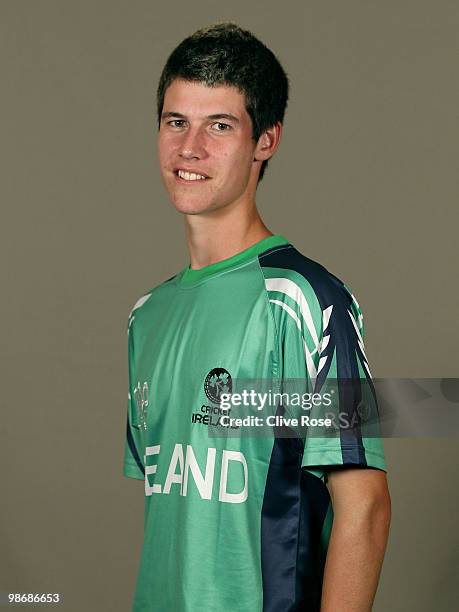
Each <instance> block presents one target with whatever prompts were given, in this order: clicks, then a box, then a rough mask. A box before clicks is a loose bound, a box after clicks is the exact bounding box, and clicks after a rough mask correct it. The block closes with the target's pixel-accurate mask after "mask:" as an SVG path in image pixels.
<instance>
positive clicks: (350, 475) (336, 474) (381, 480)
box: [326, 467, 391, 515]
mask: <svg viewBox="0 0 459 612" xmlns="http://www.w3.org/2000/svg"><path fill="white" fill-rule="evenodd" d="M326 486H327V487H328V490H329V492H330V497H331V500H332V504H333V512H334V514H335V515H336V514H338V513H339V512H346V511H348V512H350V513H352V514H355V513H356V512H358V511H359V510H362V511H369V510H379V511H384V512H388V513H390V506H391V501H390V494H389V488H388V483H387V475H386V472H384V471H383V470H378V469H371V468H354V467H351V468H342V469H336V470H331V471H330V472H328V479H327V483H326Z"/></svg>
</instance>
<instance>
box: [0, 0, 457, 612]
mask: <svg viewBox="0 0 459 612" xmlns="http://www.w3.org/2000/svg"><path fill="white" fill-rule="evenodd" d="M230 4H231V6H228V7H226V8H225V7H223V6H221V7H217V6H216V4H215V3H214V2H211V1H210V0H209V1H208V2H192V3H184V2H183V3H179V4H177V3H165V4H163V5H159V4H158V3H154V2H153V1H151V2H147V1H146V0H142V1H140V0H136V1H133V2H127V1H125V2H121V1H113V0H111V1H108V0H98V1H94V0H92V1H91V2H89V1H87V0H85V1H82V0H78V2H77V1H76V0H75V1H64V0H62V1H50V0H35V1H33V0H29V1H25V0H14V1H13V0H2V1H1V2H0V62H1V75H2V83H1V114H0V120H1V128H0V129H1V132H0V133H1V145H2V146H1V159H0V162H1V168H2V179H1V183H0V185H1V187H0V188H1V206H2V223H1V240H0V244H1V248H2V253H1V272H2V277H1V288H2V300H1V318H2V323H3V325H2V330H3V331H2V351H1V374H2V419H1V422H2V437H1V445H0V449H1V457H0V458H1V465H2V502H1V517H0V518H1V541H2V545H1V547H2V552H1V567H0V590H3V591H7V590H20V591H34V592H49V591H51V592H60V593H62V596H63V598H64V601H65V603H64V605H63V606H62V607H61V608H58V609H62V610H65V611H66V612H67V611H68V612H80V611H81V610H87V611H89V612H92V611H94V612H104V611H110V612H118V611H119V612H124V611H126V610H129V609H130V604H131V599H132V593H133V589H134V585H135V578H136V573H137V569H138V561H139V554H140V547H141V543H142V530H143V514H142V513H143V485H142V483H141V482H138V481H134V480H128V479H125V478H124V477H123V476H122V475H121V469H122V453H123V444H124V435H125V420H126V402H127V400H126V397H127V347H126V325H127V316H128V312H129V310H130V308H131V306H132V305H133V303H134V301H135V300H136V299H137V298H138V297H139V296H140V295H142V293H143V292H145V291H146V290H147V289H149V288H151V287H153V286H154V285H155V284H156V283H158V282H160V281H162V280H164V279H166V278H168V277H169V276H171V275H172V274H174V273H175V272H177V271H178V270H179V269H181V268H182V267H183V266H184V265H186V263H187V252H186V246H185V241H184V233H183V221H182V219H181V218H180V216H179V215H178V214H177V213H176V212H175V211H174V210H173V208H172V206H171V204H170V203H169V201H168V198H167V195H166V193H165V192H164V190H163V188H162V185H161V183H160V178H159V172H158V168H157V160H156V152H155V146H156V144H155V136H156V117H155V91H156V84H157V80H158V77H159V74H160V71H161V69H162V66H163V63H164V62H165V60H166V58H167V55H168V54H169V53H170V51H171V50H172V48H173V47H174V46H175V45H176V44H177V43H178V42H179V41H180V40H181V39H182V38H183V37H184V36H186V35H188V34H190V33H191V32H193V31H194V30H195V29H197V28H198V27H201V26H203V25H206V24H209V23H212V22H214V21H216V20H220V19H231V20H235V21H237V22H238V23H239V24H240V25H242V26H244V27H247V28H249V29H252V30H253V31H254V33H255V34H256V35H258V36H259V37H260V38H261V39H262V40H263V41H264V42H265V43H266V44H267V45H268V46H270V47H271V48H272V49H273V51H274V52H275V53H276V54H277V55H278V57H279V59H280V60H281V61H282V62H283V64H284V66H285V68H286V70H287V72H288V74H289V76H290V79H291V85H292V87H291V100H290V103H289V107H288V111H287V116H286V122H285V131H284V138H283V141H282V145H281V148H280V150H279V152H278V154H277V155H276V157H275V158H274V160H273V161H272V162H271V164H270V167H269V168H268V170H267V174H266V176H265V179H264V180H263V182H262V184H261V186H260V188H259V191H258V196H257V202H258V205H259V208H260V210H261V212H262V215H263V217H264V219H265V220H266V222H267V224H268V226H269V227H270V229H271V230H272V231H274V232H279V233H283V234H284V235H286V236H287V237H288V238H289V239H290V240H291V242H293V243H294V244H295V245H296V246H297V248H299V249H300V250H301V251H302V252H303V253H304V254H305V255H307V256H309V257H311V258H313V259H316V260H318V261H320V262H321V263H323V264H324V265H325V266H327V267H328V268H329V269H330V270H331V271H332V272H333V273H334V274H336V275H338V276H340V277H341V278H343V279H344V280H345V281H346V282H347V283H348V284H349V285H350V286H351V287H352V288H353V290H354V293H355V295H356V296H357V298H358V300H359V302H360V305H361V307H362V308H363V311H364V315H365V322H366V347H367V353H368V357H369V360H370V365H371V368H372V372H373V376H375V377H385V376H396V377H405V376H406V377H408V376H412V377H431V378H433V377H455V376H457V375H458V371H457V364H458V360H457V351H456V348H457V345H458V322H457V312H458V282H457V278H458V277H457V263H458V257H457V255H458V252H457V246H456V241H455V239H456V233H457V226H458V214H457V205H458V191H459V189H458V159H459V155H458V154H459V151H458V148H459V145H458V143H459V138H458V136H459V134H458V108H459V91H458V80H457V57H458V52H459V48H458V47H459V38H458V35H457V34H458V27H459V5H458V3H457V2H455V1H446V0H442V1H440V0H437V1H436V2H426V1H419V0H416V1H415V0H410V1H403V2H400V1H395V0H390V1H388V0H386V1H385V2H368V1H364V0H362V1H350V0H347V1H346V2H341V1H329V2H309V1H306V2H304V1H303V2H300V1H297V2H271V3H266V2H263V3H262V2H253V3H248V2H246V1H239V0H238V1H236V0H233V1H232V2H231V3H230ZM385 449H386V454H387V462H388V469H389V473H388V477H389V483H390V489H391V493H392V502H393V520H392V527H391V534H390V541H389V544H388V550H387V555H386V559H385V563H384V567H383V572H382V577H381V582H380V587H379V591H378V593H377V597H376V603H375V606H374V610H376V611H377V612H382V611H386V610H391V612H402V611H403V612H411V611H413V612H414V611H416V612H424V611H425V612H430V611H431V610H435V611H436V612H449V611H450V610H452V609H454V608H455V607H456V605H455V604H457V601H458V583H457V567H458V547H457V544H458V539H457V524H456V519H457V512H458V504H457V495H458V493H457V478H456V473H457V467H456V465H457V462H458V458H459V457H458V452H457V438H455V439H454V438H450V439H447V438H445V439H441V440H429V439H424V440H419V439H418V440H408V439H403V440H388V441H386V442H385Z"/></svg>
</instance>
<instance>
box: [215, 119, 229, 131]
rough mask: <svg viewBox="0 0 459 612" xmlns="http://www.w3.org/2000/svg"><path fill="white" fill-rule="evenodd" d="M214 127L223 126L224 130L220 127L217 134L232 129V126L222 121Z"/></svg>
mask: <svg viewBox="0 0 459 612" xmlns="http://www.w3.org/2000/svg"><path fill="white" fill-rule="evenodd" d="M213 125H218V126H223V129H220V127H219V129H218V130H216V131H217V132H227V131H229V130H231V129H232V128H231V126H230V125H228V124H227V123H221V122H220V121H218V122H217V123H214V124H213Z"/></svg>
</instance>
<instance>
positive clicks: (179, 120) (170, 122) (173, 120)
mask: <svg viewBox="0 0 459 612" xmlns="http://www.w3.org/2000/svg"><path fill="white" fill-rule="evenodd" d="M184 122H185V120H184V119H172V121H168V122H167V124H168V125H172V124H177V123H184ZM172 127H182V126H181V125H172Z"/></svg>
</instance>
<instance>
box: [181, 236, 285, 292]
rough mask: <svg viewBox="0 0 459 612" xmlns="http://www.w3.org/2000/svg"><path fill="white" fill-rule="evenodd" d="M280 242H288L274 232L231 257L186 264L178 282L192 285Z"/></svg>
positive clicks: (253, 256) (251, 257)
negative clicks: (198, 265)
mask: <svg viewBox="0 0 459 612" xmlns="http://www.w3.org/2000/svg"><path fill="white" fill-rule="evenodd" d="M282 244H289V241H288V240H287V238H285V237H284V236H282V235H281V234H274V235H272V236H267V237H266V238H263V239H262V240H259V241H258V242H256V243H255V244H253V245H252V246H250V247H248V248H247V249H244V250H243V251H240V252H239V253H236V255H232V256H231V257H227V258H226V259H222V260H221V261H217V262H216V263H213V264H210V265H209V266H204V267H203V268H198V269H193V268H191V267H190V264H188V267H186V268H185V269H184V270H182V272H181V273H180V274H179V278H178V282H179V284H181V285H194V284H195V283H198V282H199V281H202V280H203V279H205V278H208V277H209V276H213V275H214V274H217V273H219V272H223V271H226V270H229V269H231V268H233V267H237V266H239V265H240V264H242V263H244V262H246V261H249V260H250V259H253V258H255V257H256V256H257V255H259V254H260V253H263V252H264V251H267V250H268V249H271V248H273V247H275V246H280V245H282Z"/></svg>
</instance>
